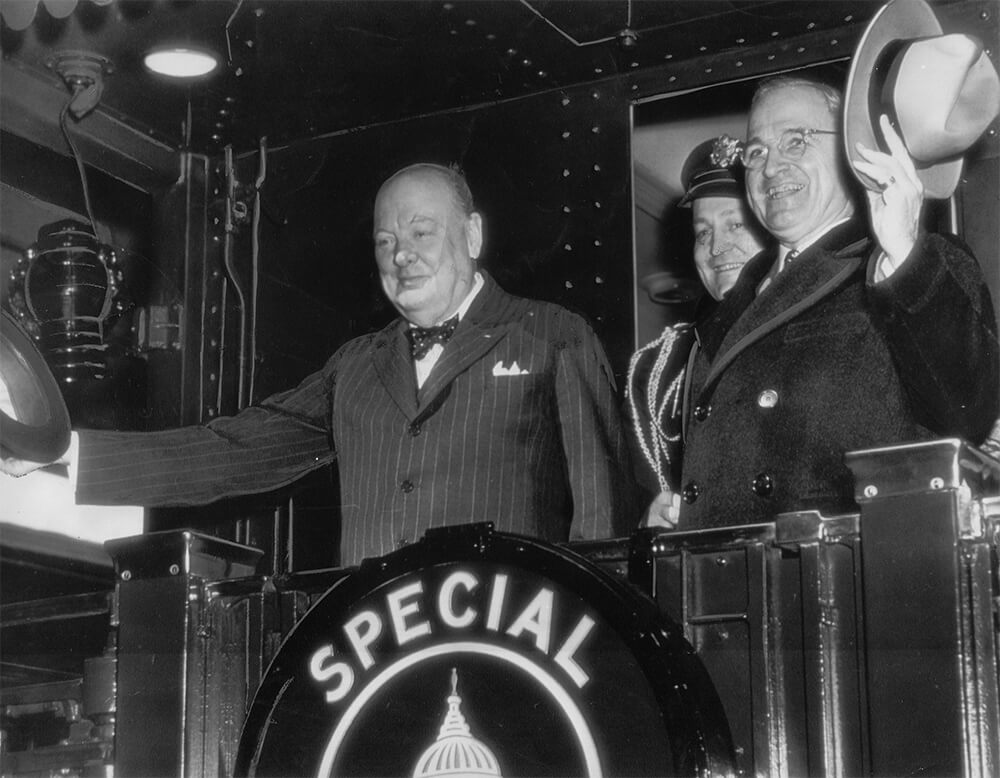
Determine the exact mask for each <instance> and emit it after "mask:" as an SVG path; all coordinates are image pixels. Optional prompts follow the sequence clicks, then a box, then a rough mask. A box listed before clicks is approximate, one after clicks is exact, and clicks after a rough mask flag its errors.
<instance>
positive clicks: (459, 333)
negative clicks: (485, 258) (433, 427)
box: [417, 273, 514, 414]
mask: <svg viewBox="0 0 1000 778" xmlns="http://www.w3.org/2000/svg"><path fill="white" fill-rule="evenodd" d="M483 280H484V281H485V286H484V287H483V289H482V291H481V292H480V293H479V295H478V296H477V297H476V299H475V300H474V301H473V303H472V305H471V306H470V307H469V310H468V311H467V312H466V314H465V316H463V317H462V320H461V321H460V322H459V323H458V327H457V328H456V330H455V334H454V335H452V337H451V340H449V341H448V344H447V345H446V346H445V348H444V351H443V352H442V353H441V357H440V359H438V361H437V364H435V365H434V369H433V370H431V373H430V375H429V376H427V380H426V381H425V382H424V385H423V386H422V387H421V388H420V390H419V391H418V392H417V413H418V414H420V413H423V412H424V411H425V410H426V409H427V408H428V407H429V406H431V405H433V404H434V402H435V400H436V399H437V397H438V396H439V395H440V394H441V392H443V391H445V390H446V389H447V387H448V386H450V385H451V382H452V381H454V380H455V378H457V377H458V376H459V375H460V374H461V373H463V372H464V371H466V370H468V369H469V367H471V366H472V365H474V364H475V363H476V362H478V361H479V360H481V359H482V358H483V357H484V356H485V355H486V354H487V353H488V352H489V351H491V350H492V349H494V348H496V345H497V343H499V342H500V341H501V340H503V338H504V337H506V335H507V333H508V332H509V331H510V328H511V327H512V326H513V325H514V323H513V322H512V321H510V319H509V314H508V310H509V304H510V300H511V298H510V296H509V295H507V294H506V292H504V291H503V290H502V289H501V288H500V287H499V286H497V284H496V282H495V281H493V279H492V278H490V277H489V276H488V275H487V274H486V273H483Z"/></svg>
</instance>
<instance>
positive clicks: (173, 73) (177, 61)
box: [143, 46, 219, 78]
mask: <svg viewBox="0 0 1000 778" xmlns="http://www.w3.org/2000/svg"><path fill="white" fill-rule="evenodd" d="M143 62H144V63H145V65H146V67H147V68H149V69H150V70H152V71H153V72H154V73H159V74H160V75H164V76H169V77H171V78H198V77H199V76H207V75H208V74H209V73H211V72H212V71H213V70H215V69H216V68H217V67H218V66H219V58H218V57H217V56H215V55H214V54H212V53H211V52H209V51H207V50H205V49H195V48H190V47H185V46H171V47H163V48H158V49H153V50H152V51H150V52H149V53H148V54H147V55H146V56H145V57H144V58H143Z"/></svg>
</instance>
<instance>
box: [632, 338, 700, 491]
mask: <svg viewBox="0 0 1000 778" xmlns="http://www.w3.org/2000/svg"><path fill="white" fill-rule="evenodd" d="M690 326H691V325H690V324H688V323H681V324H674V325H673V326H671V327H667V328H665V329H664V330H663V332H662V333H660V337H658V338H657V339H656V340H654V341H652V342H651V343H647V344H646V345H645V346H642V347H641V348H640V349H638V350H637V351H636V352H635V353H634V354H633V355H632V358H631V359H630V360H629V365H628V383H627V389H626V395H627V397H628V406H629V413H631V415H632V421H633V423H634V426H635V433H636V437H637V438H638V440H639V448H640V449H641V450H642V455H643V456H644V457H645V459H646V461H647V462H648V463H649V466H650V467H651V468H652V469H653V472H654V473H655V474H656V479H657V481H658V482H659V485H660V490H661V491H667V490H668V489H669V486H670V484H669V480H668V478H669V472H670V463H671V458H670V446H671V444H674V445H675V444H677V443H679V442H680V439H681V436H680V433H677V434H675V435H668V434H667V433H666V431H665V430H666V423H667V421H668V420H669V419H671V418H674V417H676V416H679V415H680V413H681V404H682V402H683V394H684V392H683V387H684V372H685V370H684V369H683V368H682V369H681V370H680V371H678V373H677V375H676V376H673V378H671V377H670V376H666V377H665V376H664V375H663V371H664V370H665V369H666V366H667V363H668V362H669V361H670V357H671V355H672V354H673V351H674V348H675V347H676V345H677V339H678V337H679V334H680V333H681V332H682V331H683V330H685V329H687V328H688V327H690ZM654 351H655V352H656V357H655V358H654V360H653V367H652V369H651V370H650V372H649V378H648V379H647V381H646V384H645V386H639V385H637V375H636V373H637V368H638V365H639V362H640V360H641V359H642V358H643V356H645V355H646V354H648V353H649V352H654ZM667 381H669V383H665V382H667ZM640 403H641V404H642V406H641V407H643V409H644V410H645V411H647V415H646V416H645V417H643V416H641V415H640V414H639V408H640V405H639V404H640Z"/></svg>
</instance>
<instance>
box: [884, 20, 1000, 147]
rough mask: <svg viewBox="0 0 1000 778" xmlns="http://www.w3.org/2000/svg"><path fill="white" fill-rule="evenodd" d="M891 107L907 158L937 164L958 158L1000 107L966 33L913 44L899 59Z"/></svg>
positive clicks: (979, 50)
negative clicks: (908, 154) (939, 161)
mask: <svg viewBox="0 0 1000 778" xmlns="http://www.w3.org/2000/svg"><path fill="white" fill-rule="evenodd" d="M897 57H898V59H899V60H900V62H899V65H898V68H897V74H896V79H895V84H894V85H893V94H892V109H893V110H894V111H895V113H896V116H897V118H898V123H899V129H900V132H901V133H902V136H903V141H904V143H906V148H907V150H908V151H909V152H910V154H911V155H912V156H913V157H914V158H915V159H917V160H920V161H922V162H936V161H938V160H941V159H946V158H948V157H953V156H955V155H956V154H961V153H962V152H964V151H965V150H966V149H968V148H969V147H970V146H971V145H972V144H973V143H975V142H976V141H977V140H978V139H979V136H980V135H982V134H983V132H984V131H985V130H986V128H987V127H988V126H989V124H990V122H991V121H993V118H994V117H995V116H996V114H997V110H998V109H1000V80H998V79H997V74H996V71H995V70H994V69H993V65H992V64H991V63H990V61H989V59H988V58H986V56H985V55H984V53H983V46H982V43H980V42H979V41H978V40H977V39H975V38H972V37H970V36H968V35H957V34H953V35H940V36H936V37H933V38H925V39H922V40H917V41H913V42H912V43H910V44H909V45H907V46H906V47H905V48H904V49H903V50H902V51H901V52H900V53H899V54H898V55H897Z"/></svg>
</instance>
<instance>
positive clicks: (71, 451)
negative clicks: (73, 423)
mask: <svg viewBox="0 0 1000 778" xmlns="http://www.w3.org/2000/svg"><path fill="white" fill-rule="evenodd" d="M58 464H60V465H66V469H67V470H68V471H69V488H70V491H71V493H72V494H76V475H77V473H78V472H79V470H80V468H79V464H80V433H78V432H76V431H75V430H74V431H71V432H70V433H69V448H67V449H66V453H65V454H63V455H62V457H61V458H60V459H59V462H58Z"/></svg>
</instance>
